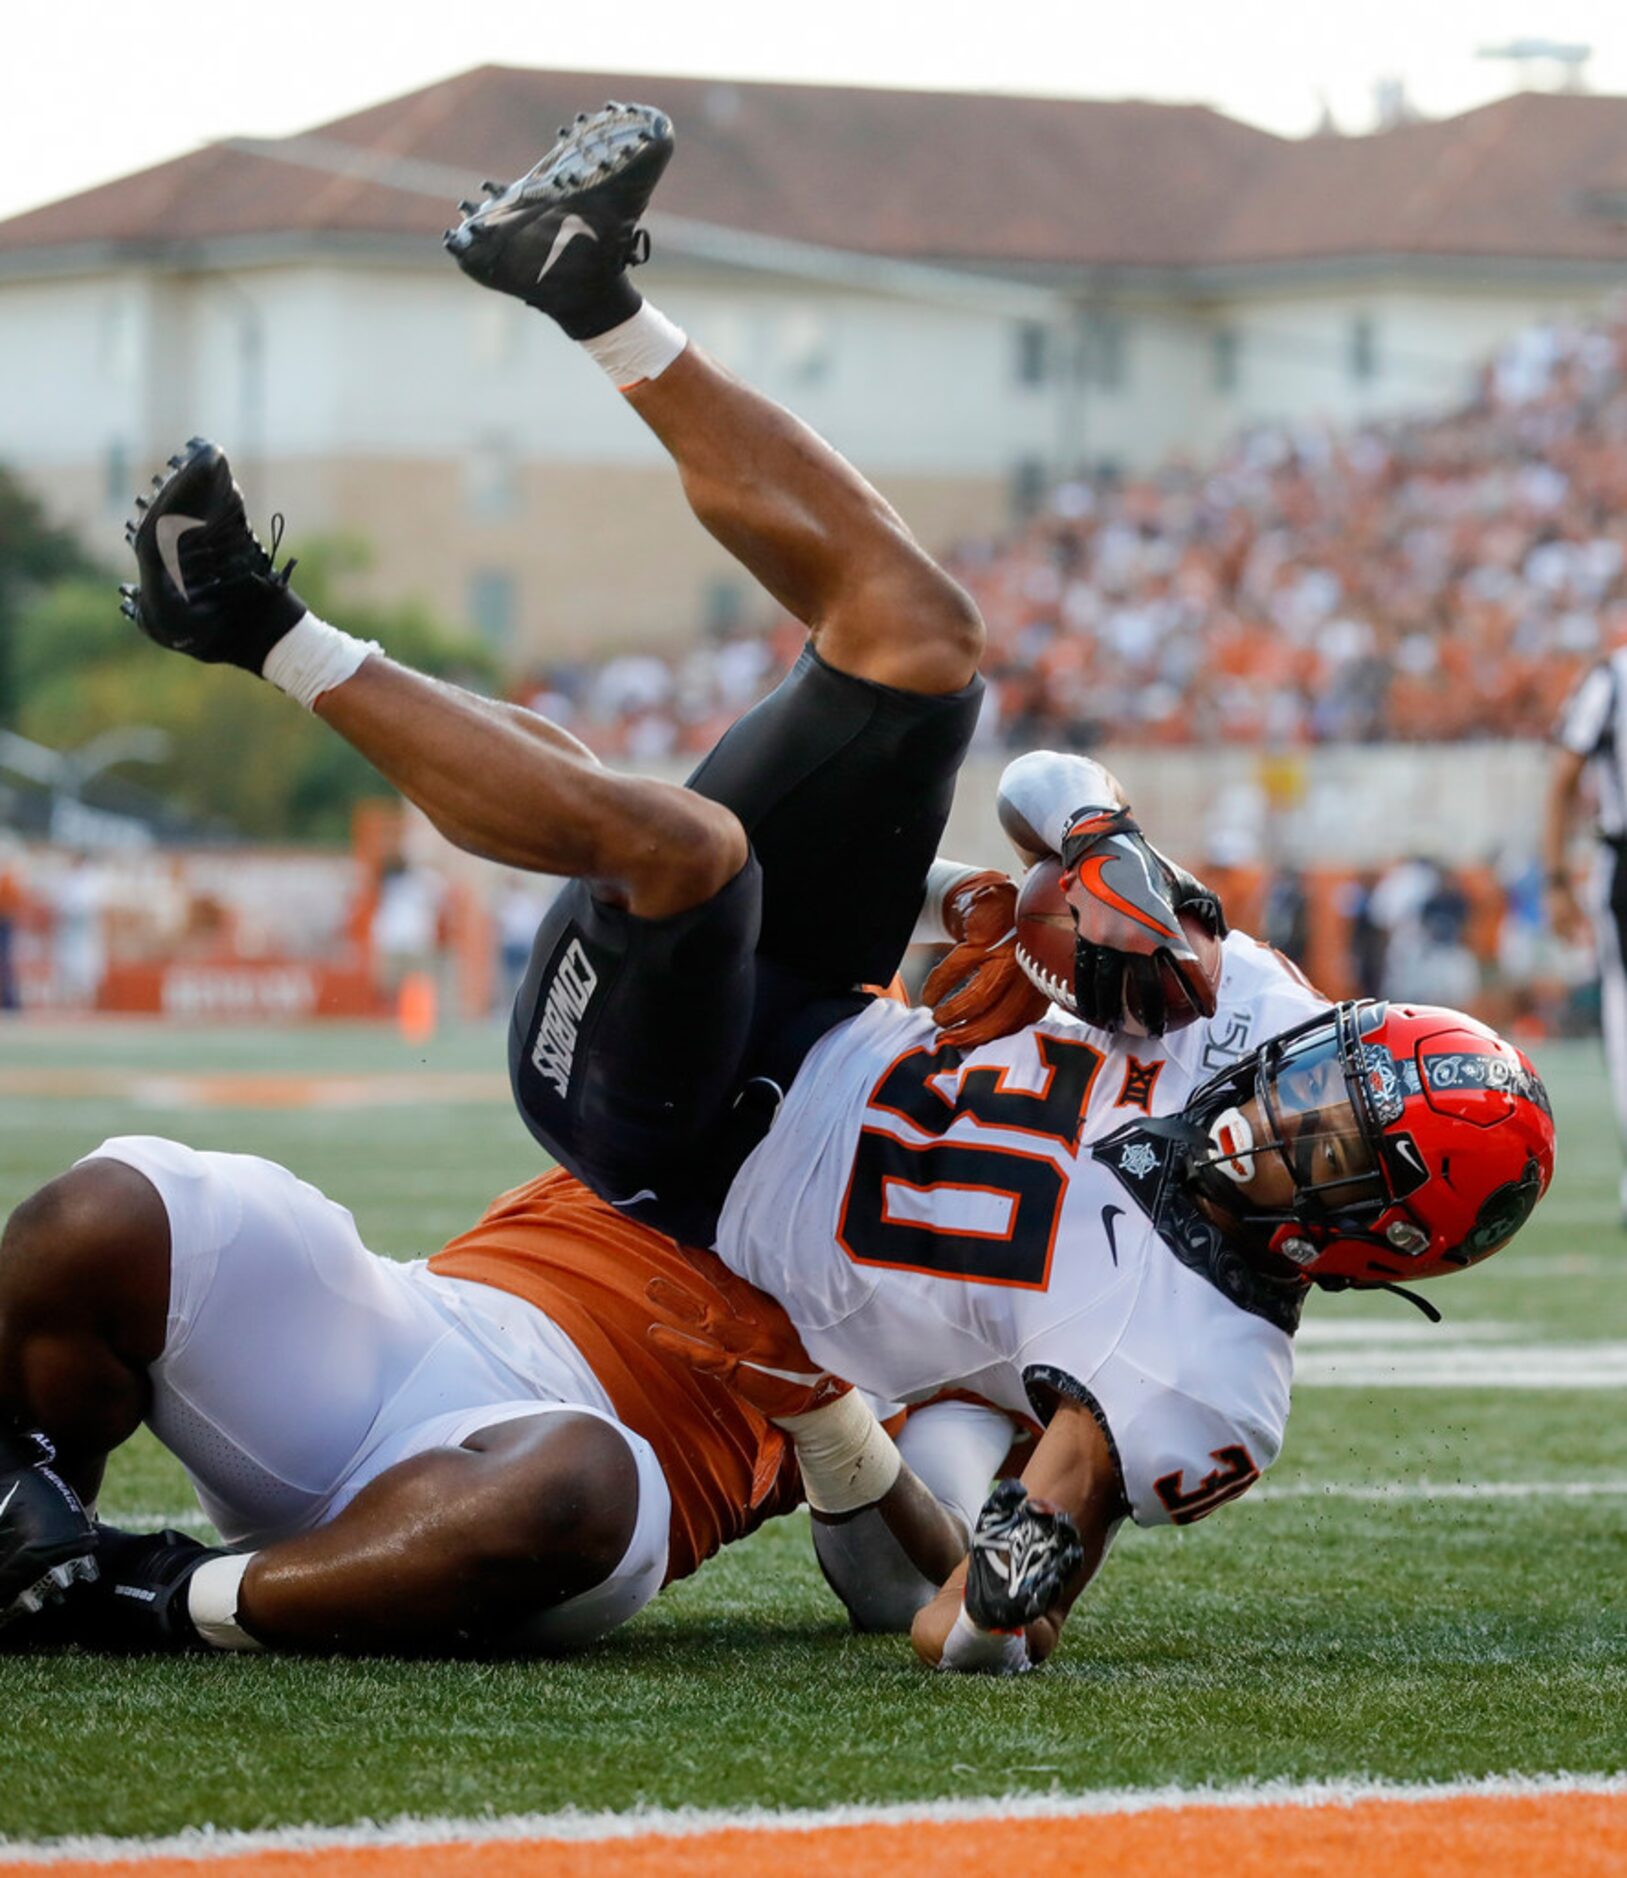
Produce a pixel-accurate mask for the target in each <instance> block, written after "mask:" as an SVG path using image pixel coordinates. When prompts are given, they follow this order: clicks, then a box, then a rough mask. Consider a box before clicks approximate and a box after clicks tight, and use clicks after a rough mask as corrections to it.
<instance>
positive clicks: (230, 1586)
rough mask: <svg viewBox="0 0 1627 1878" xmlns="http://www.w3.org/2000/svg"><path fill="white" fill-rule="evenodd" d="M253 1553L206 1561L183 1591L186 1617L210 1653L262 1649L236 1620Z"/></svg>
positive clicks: (261, 1644)
mask: <svg viewBox="0 0 1627 1878" xmlns="http://www.w3.org/2000/svg"><path fill="white" fill-rule="evenodd" d="M253 1557H254V1554H253V1553H252V1552H234V1553H232V1554H231V1556H230V1557H229V1558H208V1559H205V1560H204V1562H203V1563H202V1564H201V1565H200V1566H199V1567H198V1569H197V1570H196V1571H195V1572H194V1573H193V1574H192V1577H191V1579H190V1581H189V1582H188V1584H187V1588H186V1608H187V1614H188V1616H190V1617H191V1619H192V1627H193V1629H194V1630H196V1631H197V1633H198V1635H199V1636H200V1637H202V1638H203V1640H204V1642H205V1643H207V1644H208V1645H209V1647H210V1648H211V1649H213V1650H263V1649H264V1648H265V1645H264V1644H263V1643H262V1642H261V1641H260V1640H259V1638H258V1637H251V1636H250V1635H249V1633H248V1632H247V1631H246V1630H245V1629H244V1628H243V1626H242V1625H241V1624H240V1623H239V1622H238V1621H237V1598H238V1593H239V1592H240V1591H241V1590H242V1587H243V1574H244V1573H245V1572H246V1571H247V1570H248V1568H249V1562H250V1560H251V1559H252V1558H253Z"/></svg>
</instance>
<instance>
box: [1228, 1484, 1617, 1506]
mask: <svg viewBox="0 0 1627 1878" xmlns="http://www.w3.org/2000/svg"><path fill="white" fill-rule="evenodd" d="M1619 1497H1627V1480H1480V1481H1474V1480H1367V1481H1361V1480H1351V1481H1335V1480H1329V1481H1315V1480H1285V1481H1282V1482H1280V1483H1279V1484H1277V1485H1275V1486H1273V1485H1272V1484H1271V1483H1270V1482H1269V1481H1267V1482H1266V1484H1265V1485H1264V1486H1261V1487H1256V1488H1255V1489H1254V1491H1253V1492H1252V1493H1249V1494H1246V1495H1245V1496H1244V1497H1243V1499H1242V1500H1241V1501H1240V1502H1239V1504H1240V1505H1243V1506H1251V1505H1253V1504H1254V1503H1255V1502H1256V1501H1258V1500H1369V1501H1383V1500H1400V1501H1411V1500H1604V1499H1615V1498H1619Z"/></svg>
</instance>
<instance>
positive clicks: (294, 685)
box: [260, 613, 384, 711]
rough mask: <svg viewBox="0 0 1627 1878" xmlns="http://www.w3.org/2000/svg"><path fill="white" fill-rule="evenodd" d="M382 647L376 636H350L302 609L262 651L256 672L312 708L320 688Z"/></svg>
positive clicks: (336, 682) (349, 674)
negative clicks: (289, 624) (301, 615)
mask: <svg viewBox="0 0 1627 1878" xmlns="http://www.w3.org/2000/svg"><path fill="white" fill-rule="evenodd" d="M383 650H384V648H383V646H381V645H380V644H379V642H378V641H377V640H376V639H354V638H352V637H351V635H350V634H349V633H343V632H340V630H339V628H338V627H337V626H330V625H329V624H328V622H327V621H326V620H325V619H318V618H317V617H316V615H315V614H314V613H306V614H305V615H304V616H303V617H302V618H300V619H298V620H296V621H295V622H294V624H293V625H292V626H290V627H289V629H288V631H287V632H285V633H284V634H283V636H282V637H281V638H280V639H279V640H278V641H277V643H276V644H275V645H274V646H273V647H272V648H271V650H270V651H269V652H268V653H267V654H266V662H265V664H264V665H263V666H262V667H261V668H260V676H261V677H262V678H264V679H267V680H268V681H269V682H270V683H271V684H273V685H275V686H276V687H277V689H278V690H279V691H286V692H287V693H288V695H289V697H291V698H292V699H293V700H294V702H295V703H296V704H303V705H304V706H305V708H306V710H307V711H312V710H315V709H316V701H317V699H318V698H320V697H321V695H322V694H323V692H324V691H331V690H332V689H333V688H334V686H335V685H342V684H343V683H344V682H345V680H346V679H347V678H352V677H354V676H355V674H356V671H357V670H358V668H359V667H360V666H361V665H362V663H363V662H364V661H365V660H367V659H369V658H371V657H372V656H373V654H374V653H375V652H380V653H382V652H383Z"/></svg>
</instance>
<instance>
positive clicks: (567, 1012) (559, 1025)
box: [531, 939, 636, 1204]
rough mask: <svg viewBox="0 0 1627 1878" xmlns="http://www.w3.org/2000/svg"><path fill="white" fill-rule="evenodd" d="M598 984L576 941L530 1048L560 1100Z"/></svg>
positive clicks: (567, 1085) (562, 963)
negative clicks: (594, 990) (580, 1032)
mask: <svg viewBox="0 0 1627 1878" xmlns="http://www.w3.org/2000/svg"><path fill="white" fill-rule="evenodd" d="M598 982H599V974H598V973H597V972H596V971H595V970H594V969H593V967H592V966H591V965H590V964H589V963H588V955H587V954H586V953H585V952H584V951H583V950H582V942H581V940H580V939H573V940H572V941H571V942H570V944H569V945H568V946H567V947H566V948H565V954H564V956H563V957H562V958H561V959H560V961H559V965H558V967H557V968H556V970H555V972H554V982H553V983H552V984H551V985H550V986H549V987H548V999H547V1002H546V1003H545V1004H544V1005H543V1007H542V1022H541V1023H540V1024H538V1026H537V1038H536V1042H535V1043H533V1044H532V1046H531V1066H532V1068H533V1069H535V1070H536V1072H537V1074H538V1075H539V1076H541V1077H542V1079H543V1081H544V1082H546V1083H548V1084H550V1085H551V1086H552V1088H553V1091H554V1093H555V1095H557V1096H559V1097H560V1099H561V1100H563V1099H564V1097H565V1095H566V1093H567V1091H568V1090H569V1089H570V1086H571V1066H572V1064H573V1063H574V1062H575V1061H576V1039H577V1032H578V1029H579V1027H580V1025H581V1022H582V1014H583V1012H584V1011H586V1009H587V1008H588V1004H589V1002H590V1001H591V999H592V997H593V989H594V986H595V985H597V984H598ZM635 1197H636V1196H635ZM628 1204H630V1202H629V1203H628Z"/></svg>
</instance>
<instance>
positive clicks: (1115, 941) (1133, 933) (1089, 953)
mask: <svg viewBox="0 0 1627 1878" xmlns="http://www.w3.org/2000/svg"><path fill="white" fill-rule="evenodd" d="M1062 866H1063V869H1064V872H1063V876H1062V890H1063V893H1064V895H1065V896H1066V898H1067V902H1068V907H1069V910H1070V911H1071V912H1072V914H1073V925H1074V967H1073V989H1074V1003H1075V1005H1076V1007H1077V1009H1078V1012H1079V1015H1080V1016H1081V1017H1082V1018H1083V1019H1084V1020H1085V1022H1086V1023H1087V1024H1095V1025H1096V1026H1098V1028H1100V1029H1102V1030H1117V1029H1118V1028H1119V1026H1120V1025H1121V1024H1122V1023H1123V1022H1124V1018H1125V1015H1126V1013H1128V1014H1129V1015H1130V1016H1132V1017H1135V1018H1136V1019H1138V1020H1139V1021H1140V1023H1141V1024H1142V1026H1143V1028H1144V1029H1145V1030H1146V1032H1147V1034H1148V1035H1149V1036H1152V1037H1161V1036H1162V1035H1163V1034H1164V1031H1165V1030H1166V1029H1167V1028H1168V1025H1169V1020H1170V1017H1171V1015H1172V1013H1171V1009H1170V996H1169V987H1167V986H1166V983H1165V977H1164V974H1165V972H1166V971H1168V972H1169V973H1170V974H1171V975H1172V976H1173V977H1174V978H1175V979H1176V980H1177V982H1178V985H1179V991H1180V995H1181V996H1182V997H1184V999H1185V1000H1186V1002H1187V1003H1188V1004H1189V1005H1190V1007H1191V1012H1192V1013H1195V1014H1196V1015H1198V1016H1201V1017H1213V1016H1214V1014H1215V988H1214V986H1213V985H1211V984H1210V982H1209V978H1208V974H1207V973H1206V972H1205V971H1204V969H1203V966H1202V964H1201V962H1200V961H1199V959H1198V956H1197V954H1196V953H1195V952H1194V951H1193V950H1192V944H1191V941H1190V940H1189V939H1188V938H1187V936H1186V934H1185V932H1183V931H1182V929H1181V921H1180V911H1181V908H1182V907H1183V906H1189V907H1191V908H1192V909H1193V910H1194V911H1197V912H1198V913H1199V916H1200V918H1202V919H1203V921H1204V923H1205V924H1206V925H1210V924H1211V922H1218V928H1219V929H1218V932H1217V934H1216V936H1217V937H1218V936H1220V934H1221V933H1224V931H1225V922H1224V919H1223V918H1222V916H1221V913H1220V902H1219V900H1218V899H1217V898H1216V896H1215V895H1214V894H1213V893H1211V892H1210V891H1209V889H1208V888H1206V887H1204V886H1203V885H1202V883H1201V882H1199V881H1197V880H1194V879H1193V877H1192V876H1191V875H1190V874H1187V873H1185V872H1184V870H1181V869H1177V868H1173V867H1171V866H1170V864H1169V863H1168V862H1167V861H1166V860H1165V859H1164V857H1163V856H1162V855H1161V854H1160V853H1159V852H1158V850H1157V849H1156V848H1154V847H1153V846H1152V844H1151V843H1150V842H1149V841H1148V840H1147V838H1146V836H1145V835H1143V834H1142V832H1141V825H1140V823H1139V822H1137V821H1136V819H1135V817H1134V816H1133V815H1132V814H1131V813H1130V811H1129V810H1128V809H1127V808H1124V809H1106V808H1093V809H1085V810H1082V811H1081V812H1080V814H1079V815H1077V816H1076V817H1075V818H1074V821H1073V824H1072V826H1071V827H1070V828H1069V829H1068V832H1067V834H1066V835H1064V836H1063V838H1062ZM1213 929H1214V928H1213V926H1211V930H1213Z"/></svg>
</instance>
